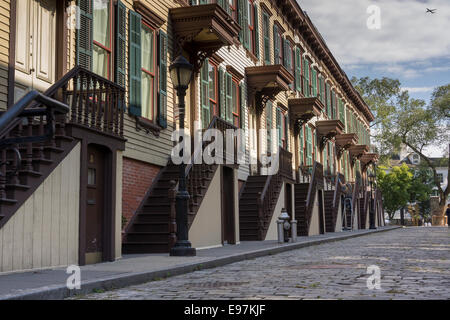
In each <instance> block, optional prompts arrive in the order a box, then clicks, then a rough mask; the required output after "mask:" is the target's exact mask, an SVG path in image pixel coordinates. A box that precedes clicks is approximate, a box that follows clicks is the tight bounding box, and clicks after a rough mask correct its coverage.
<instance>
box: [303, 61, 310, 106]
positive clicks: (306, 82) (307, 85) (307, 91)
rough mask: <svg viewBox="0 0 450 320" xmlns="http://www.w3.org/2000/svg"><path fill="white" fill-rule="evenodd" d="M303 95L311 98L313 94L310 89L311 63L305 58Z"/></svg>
mask: <svg viewBox="0 0 450 320" xmlns="http://www.w3.org/2000/svg"><path fill="white" fill-rule="evenodd" d="M303 66H304V68H303V82H304V84H303V90H304V91H303V94H304V96H305V97H307V98H308V97H310V94H311V88H310V82H309V61H308V59H306V58H303Z"/></svg>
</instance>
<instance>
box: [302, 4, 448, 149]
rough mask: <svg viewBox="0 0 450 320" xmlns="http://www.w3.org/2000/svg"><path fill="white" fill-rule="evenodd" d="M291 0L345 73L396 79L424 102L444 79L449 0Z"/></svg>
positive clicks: (446, 67) (445, 80)
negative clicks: (305, 14) (307, 19)
mask: <svg viewBox="0 0 450 320" xmlns="http://www.w3.org/2000/svg"><path fill="white" fill-rule="evenodd" d="M297 2H298V3H299V4H300V7H301V8H302V9H303V10H304V11H306V12H307V14H308V16H309V17H310V18H311V20H312V22H313V23H314V24H315V26H316V27H317V29H318V30H319V32H320V33H321V35H322V37H323V38H324V39H325V41H326V43H327V46H328V47H329V48H330V50H331V52H332V53H333V55H334V57H335V58H336V59H337V61H338V63H339V65H340V66H341V67H342V69H343V70H344V71H345V72H346V73H347V75H348V77H349V78H351V77H353V76H356V77H364V76H368V77H370V78H382V77H390V78H394V79H399V80H400V82H401V84H402V88H404V89H405V90H408V92H409V94H410V96H411V97H413V98H416V99H423V100H425V101H426V102H427V103H428V102H429V101H430V98H431V94H432V92H433V89H434V88H435V87H437V86H441V85H445V84H448V83H450V0H429V1H428V0H371V1H370V0H297ZM427 8H430V9H436V12H435V13H434V14H430V13H426V11H427V10H426V9H427ZM378 13H379V14H378ZM378 17H379V19H377V18H378ZM378 22H379V24H378ZM368 23H369V25H370V28H369V27H368ZM378 27H379V28H378ZM428 153H429V154H430V155H431V156H440V155H441V154H442V152H441V151H439V150H438V148H431V149H430V150H429V152H428Z"/></svg>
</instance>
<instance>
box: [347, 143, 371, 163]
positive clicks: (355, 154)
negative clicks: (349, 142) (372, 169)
mask: <svg viewBox="0 0 450 320" xmlns="http://www.w3.org/2000/svg"><path fill="white" fill-rule="evenodd" d="M348 151H349V152H350V158H351V159H352V162H354V161H355V160H356V159H360V158H361V157H362V156H363V155H364V154H365V153H367V152H368V151H369V146H368V145H366V144H357V145H354V146H351V147H349V148H348Z"/></svg>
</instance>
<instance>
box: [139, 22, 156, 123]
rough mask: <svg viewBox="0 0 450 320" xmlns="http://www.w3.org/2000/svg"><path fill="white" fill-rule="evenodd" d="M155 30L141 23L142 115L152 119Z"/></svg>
mask: <svg viewBox="0 0 450 320" xmlns="http://www.w3.org/2000/svg"><path fill="white" fill-rule="evenodd" d="M155 44H156V31H155V30H153V29H152V28H151V27H150V26H149V25H147V24H145V23H144V22H143V23H142V28H141V56H142V68H141V72H142V73H141V87H142V116H143V117H144V118H147V119H149V120H153V119H154V113H155V110H154V107H155V89H156V88H155V87H156V86H155V84H156V82H155V81H156V46H155Z"/></svg>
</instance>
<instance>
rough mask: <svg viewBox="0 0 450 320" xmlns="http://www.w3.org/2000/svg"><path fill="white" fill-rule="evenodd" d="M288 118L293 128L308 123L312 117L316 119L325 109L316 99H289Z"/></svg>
mask: <svg viewBox="0 0 450 320" xmlns="http://www.w3.org/2000/svg"><path fill="white" fill-rule="evenodd" d="M288 107H289V116H290V118H291V120H292V121H293V124H294V128H296V130H298V128H299V126H298V125H300V126H301V125H302V124H303V123H306V122H308V121H309V120H311V119H312V118H313V117H318V116H320V114H321V113H322V110H323V109H324V108H325V106H324V105H323V103H322V102H321V101H320V99H318V98H317V97H312V98H291V99H288Z"/></svg>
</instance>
